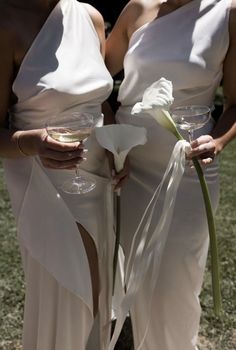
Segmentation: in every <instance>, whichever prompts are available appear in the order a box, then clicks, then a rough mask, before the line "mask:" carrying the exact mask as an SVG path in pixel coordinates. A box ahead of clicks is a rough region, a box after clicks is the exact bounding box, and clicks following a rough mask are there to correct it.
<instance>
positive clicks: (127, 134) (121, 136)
mask: <svg viewBox="0 0 236 350" xmlns="http://www.w3.org/2000/svg"><path fill="white" fill-rule="evenodd" d="M95 134H96V138H97V140H98V142H99V143H100V145H101V146H102V147H103V148H106V149H107V150H108V151H110V152H112V153H113V155H114V163H115V168H116V171H117V172H120V171H121V170H122V169H123V167H124V162H125V159H126V156H127V154H128V153H129V151H130V150H131V149H132V148H133V147H135V146H138V145H143V144H145V143H146V141H147V131H146V129H145V128H140V127H137V126H132V125H127V124H111V125H105V126H103V127H100V128H95Z"/></svg>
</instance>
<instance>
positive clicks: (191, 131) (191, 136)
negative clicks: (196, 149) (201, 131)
mask: <svg viewBox="0 0 236 350" xmlns="http://www.w3.org/2000/svg"><path fill="white" fill-rule="evenodd" d="M188 138H189V142H190V143H191V142H192V141H193V129H189V130H188Z"/></svg>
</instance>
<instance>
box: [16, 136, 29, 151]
mask: <svg viewBox="0 0 236 350" xmlns="http://www.w3.org/2000/svg"><path fill="white" fill-rule="evenodd" d="M23 133H24V131H17V132H16V134H15V138H16V145H17V150H18V151H19V153H20V155H21V156H23V157H28V156H30V154H28V153H27V152H26V150H25V149H24V145H23V143H22V135H23Z"/></svg>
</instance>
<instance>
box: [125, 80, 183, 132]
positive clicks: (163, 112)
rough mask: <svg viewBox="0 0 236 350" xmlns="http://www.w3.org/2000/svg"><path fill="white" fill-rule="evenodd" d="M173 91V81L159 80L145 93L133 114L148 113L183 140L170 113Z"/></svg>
mask: <svg viewBox="0 0 236 350" xmlns="http://www.w3.org/2000/svg"><path fill="white" fill-rule="evenodd" d="M172 91H173V86H172V82H171V81H169V80H167V79H165V78H161V79H159V80H158V81H156V82H154V83H153V84H152V85H150V86H149V87H148V88H147V89H146V90H145V91H144V94H143V98H142V102H138V103H136V104H135V105H134V106H133V108H132V111H131V114H139V113H148V114H150V115H151V116H152V117H153V118H154V119H155V120H156V121H157V122H158V123H159V124H160V125H162V126H163V127H164V128H165V129H167V130H169V131H170V132H171V133H172V134H174V135H175V136H176V137H177V138H178V139H182V137H181V135H180V134H179V132H178V130H177V128H176V126H175V123H174V122H173V119H172V118H171V116H170V114H169V112H168V110H169V108H170V106H171V104H172V103H173V101H174V98H173V95H172Z"/></svg>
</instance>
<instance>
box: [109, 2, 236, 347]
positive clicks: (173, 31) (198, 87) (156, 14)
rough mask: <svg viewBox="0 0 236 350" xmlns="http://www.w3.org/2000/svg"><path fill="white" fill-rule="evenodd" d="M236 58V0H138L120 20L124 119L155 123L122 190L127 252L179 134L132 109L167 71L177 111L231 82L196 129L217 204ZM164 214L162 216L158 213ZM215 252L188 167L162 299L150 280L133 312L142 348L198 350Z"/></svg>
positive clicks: (205, 101)
mask: <svg viewBox="0 0 236 350" xmlns="http://www.w3.org/2000/svg"><path fill="white" fill-rule="evenodd" d="M235 62H236V2H235V0H232V1H231V0H192V1H191V0H166V1H160V0H131V1H130V2H129V4H128V5H127V6H126V7H125V8H124V10H123V12H122V13H121V15H120V17H119V18H118V20H117V23H116V25H115V26H114V28H113V31H112V32H111V34H110V36H109V37H108V40H107V49H106V64H107V67H108V69H109V71H110V72H111V74H112V75H115V74H116V73H118V72H119V71H121V70H122V69H123V68H124V80H123V82H122V84H121V86H120V89H119V95H118V101H119V102H120V107H119V109H118V111H117V114H116V121H117V122H118V123H127V124H132V125H136V126H145V127H146V128H147V132H148V142H147V143H146V144H145V145H144V146H140V147H136V148H135V149H133V150H132V151H131V152H130V157H129V159H130V166H131V174H130V179H129V180H128V182H127V184H126V185H125V186H124V188H123V189H122V194H121V201H122V204H121V206H122V210H121V218H122V223H121V235H122V237H121V241H122V245H123V248H124V252H125V256H129V252H130V247H131V242H132V238H133V236H132V235H133V234H134V232H135V230H136V228H137V226H138V223H139V222H140V219H141V217H142V215H143V212H144V210H145V208H146V206H147V204H148V202H149V201H150V198H151V196H152V194H153V192H154V190H155V189H156V187H157V185H158V183H160V181H161V179H162V176H163V173H164V171H165V169H166V166H167V163H168V161H169V158H170V155H171V152H172V150H173V147H174V144H175V143H176V139H175V137H174V136H173V135H172V134H171V133H169V132H168V131H167V130H165V129H163V128H162V127H161V126H160V125H158V124H157V123H156V121H155V120H154V119H152V118H151V117H150V116H148V115H147V114H142V115H139V116H135V115H131V109H132V107H133V106H134V104H135V103H137V102H140V101H141V100H142V96H143V93H144V91H145V89H146V88H147V87H148V86H150V85H151V84H152V83H153V82H155V81H157V80H159V79H160V78H161V77H164V78H166V79H168V80H170V81H172V83H173V96H174V103H173V107H176V106H183V105H207V106H209V107H212V106H213V101H214V96H215V92H216V89H217V87H218V86H219V84H220V82H221V79H222V78H223V87H224V95H225V106H224V111H223V114H222V115H221V117H220V118H219V120H218V121H217V123H215V121H214V120H213V118H211V119H210V121H209V122H208V123H207V124H206V125H205V126H204V127H203V128H202V129H200V130H199V132H198V133H196V134H195V138H196V140H195V141H193V142H192V144H191V146H192V151H191V154H190V156H198V157H199V158H201V162H202V165H203V166H204V165H207V167H205V177H206V180H207V182H208V186H209V190H210V194H211V199H212V204H213V208H214V210H215V209H216V207H217V203H218V190H219V189H218V171H217V168H218V162H217V157H216V156H217V155H218V154H219V153H220V151H221V150H222V149H223V148H224V147H225V146H226V145H227V143H228V142H230V140H232V139H233V138H234V137H235V135H236V123H235V118H236V71H235V67H234V65H235ZM202 135H205V136H202ZM161 201H163V197H161ZM155 219H156V222H158V213H156V216H155V215H154V221H155ZM152 224H154V225H155V222H153V223H152ZM207 251H208V228H207V222H206V214H205V210H204V203H203V200H202V193H201V189H200V185H199V182H198V178H197V176H196V174H195V172H194V171H193V170H191V169H186V171H185V174H184V176H183V179H182V181H181V184H180V187H179V190H178V193H177V198H176V204H175V208H174V213H173V219H172V222H171V225H170V228H169V232H168V237H167V241H166V244H165V246H164V248H163V253H162V254H163V255H162V258H161V263H160V270H159V273H158V275H157V276H156V284H155V289H154V292H153V295H152V299H151V300H150V291H149V290H148V288H147V285H148V284H146V283H143V284H142V287H141V289H140V290H139V292H138V294H137V296H136V299H135V302H134V305H133V307H132V309H131V319H132V327H133V334H134V345H135V349H136V350H137V349H142V350H194V349H197V334H198V328H199V320H200V303H199V293H200V290H201V285H202V280H203V273H204V268H205V263H206V257H207ZM146 278H147V279H148V275H147V276H146ZM147 326H148V327H147Z"/></svg>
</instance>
